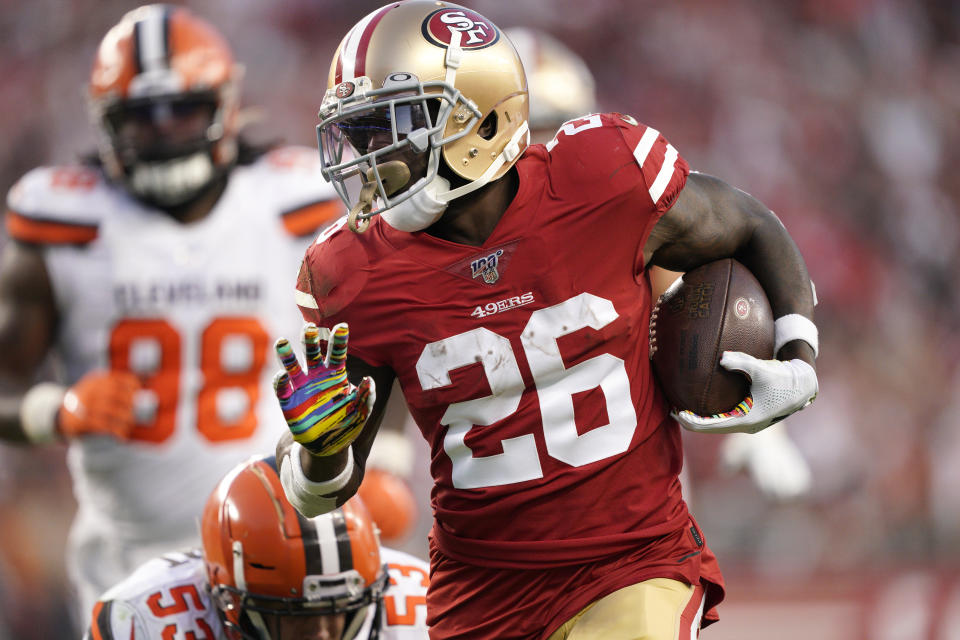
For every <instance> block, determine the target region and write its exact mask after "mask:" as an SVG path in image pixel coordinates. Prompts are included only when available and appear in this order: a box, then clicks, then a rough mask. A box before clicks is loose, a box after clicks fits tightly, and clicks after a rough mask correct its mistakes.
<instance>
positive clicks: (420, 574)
mask: <svg viewBox="0 0 960 640" xmlns="http://www.w3.org/2000/svg"><path fill="white" fill-rule="evenodd" d="M380 552H381V559H382V560H383V562H384V563H385V564H386V565H387V569H388V571H389V574H390V582H389V584H388V586H387V590H386V593H385V595H384V599H383V606H382V607H381V608H380V616H381V621H380V622H381V624H380V635H379V636H378V637H379V639H380V640H427V626H426V618H427V611H426V594H427V575H428V571H429V567H428V566H427V563H426V562H424V561H422V560H420V559H419V558H415V557H414V556H411V555H409V554H406V553H403V552H402V551H395V550H393V549H386V548H381V550H380ZM371 622H372V620H370V621H368V622H367V623H366V624H364V626H363V630H361V632H360V634H359V635H358V636H357V638H356V640H368V639H369V638H371V637H372V634H371V632H370V628H371V627H372V626H373V625H372V624H371ZM191 634H192V635H191ZM225 637H226V636H225V635H224V631H223V625H222V623H221V621H220V617H219V615H218V613H217V609H216V606H215V605H214V603H213V602H212V600H211V595H210V589H209V586H208V582H207V576H206V569H205V567H204V564H203V558H202V556H201V554H200V552H199V551H190V552H187V553H169V554H166V555H164V556H161V557H159V558H155V559H153V560H150V561H149V562H147V563H146V564H144V565H142V566H141V567H140V568H138V569H137V570H136V571H135V572H134V573H133V574H132V575H130V576H129V577H128V578H127V579H126V580H124V581H123V582H121V583H120V584H118V585H116V586H115V587H113V588H111V589H110V590H109V591H107V592H106V593H105V594H103V597H102V598H101V599H100V600H99V601H98V602H97V603H96V605H95V606H94V608H93V617H92V620H91V623H90V629H89V631H88V632H87V635H86V638H87V640H112V639H116V640H127V639H128V638H129V640H155V639H158V638H196V639H198V640H199V639H200V638H203V639H206V640H215V639H217V640H219V639H221V638H225Z"/></svg>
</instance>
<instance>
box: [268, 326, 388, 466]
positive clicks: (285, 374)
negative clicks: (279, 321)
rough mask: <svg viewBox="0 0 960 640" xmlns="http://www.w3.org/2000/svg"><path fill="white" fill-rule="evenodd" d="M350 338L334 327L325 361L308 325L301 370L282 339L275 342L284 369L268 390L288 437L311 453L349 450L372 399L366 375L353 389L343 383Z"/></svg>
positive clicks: (344, 329) (347, 332)
mask: <svg viewBox="0 0 960 640" xmlns="http://www.w3.org/2000/svg"><path fill="white" fill-rule="evenodd" d="M349 335H350V330H349V329H348V328H347V325H346V324H345V323H341V324H338V325H336V326H334V327H333V330H332V331H331V334H330V339H329V340H328V346H327V356H326V359H324V358H323V357H322V356H321V354H320V329H318V328H317V325H315V324H313V323H312V322H308V323H307V324H305V325H304V327H303V350H304V354H305V355H306V359H307V370H306V372H304V371H303V370H302V369H301V368H300V362H299V360H298V358H297V354H296V353H294V351H293V348H292V347H291V346H290V342H288V341H287V339H286V338H280V339H279V340H277V343H276V347H275V348H276V350H277V356H278V357H279V358H280V362H281V363H282V364H283V368H284V370H283V371H280V372H279V373H277V375H276V376H274V378H273V389H274V391H275V392H276V394H277V400H279V402H280V408H281V409H282V410H283V416H284V418H286V420H287V426H288V427H289V428H290V432H291V433H292V434H293V439H294V440H296V441H297V442H299V443H300V444H301V445H302V446H303V447H305V448H306V449H308V450H309V451H310V452H311V453H313V454H314V455H318V456H329V455H333V454H335V453H337V452H339V451H342V450H343V449H345V448H346V447H348V446H350V443H352V442H353V441H354V440H355V439H356V437H357V436H358V435H360V431H361V430H362V429H363V425H364V424H365V423H366V421H367V416H369V415H370V410H371V409H372V408H373V403H374V400H375V398H376V393H375V389H374V384H373V379H372V378H370V377H369V376H367V377H365V378H364V379H363V381H362V382H361V383H360V385H359V386H356V387H355V386H353V385H352V384H350V381H349V380H348V379H347V365H346V361H347V338H348V337H349Z"/></svg>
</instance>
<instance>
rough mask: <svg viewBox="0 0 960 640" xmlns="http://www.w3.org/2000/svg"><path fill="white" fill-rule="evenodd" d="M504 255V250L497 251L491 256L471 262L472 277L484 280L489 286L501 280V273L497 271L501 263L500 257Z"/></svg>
mask: <svg viewBox="0 0 960 640" xmlns="http://www.w3.org/2000/svg"><path fill="white" fill-rule="evenodd" d="M502 255H503V249H497V250H496V251H494V252H493V253H491V254H490V255H486V256H483V257H482V258H477V259H476V260H473V261H471V262H470V273H471V277H473V278H474V279H476V278H483V281H484V282H486V283H487V284H493V283H494V282H496V281H497V280H499V279H500V272H499V271H498V270H497V265H498V264H499V262H500V256H502Z"/></svg>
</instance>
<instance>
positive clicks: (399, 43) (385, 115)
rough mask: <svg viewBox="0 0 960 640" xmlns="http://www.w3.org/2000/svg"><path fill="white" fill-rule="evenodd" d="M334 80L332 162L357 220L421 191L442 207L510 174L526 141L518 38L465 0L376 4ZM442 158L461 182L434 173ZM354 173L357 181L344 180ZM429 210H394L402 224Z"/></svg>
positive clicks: (331, 176)
mask: <svg viewBox="0 0 960 640" xmlns="http://www.w3.org/2000/svg"><path fill="white" fill-rule="evenodd" d="M327 87H328V89H327V92H326V94H325V96H324V99H323V104H322V105H321V107H320V113H319V116H320V120H321V122H320V124H319V125H318V126H317V137H318V140H319V144H320V149H321V156H322V158H323V172H324V175H325V177H326V178H327V180H329V181H330V182H331V183H333V185H334V186H335V187H336V189H337V191H338V192H339V193H340V196H341V197H342V198H343V200H344V202H345V203H346V204H347V206H348V207H351V213H350V226H351V228H353V229H354V230H358V231H359V230H363V229H364V228H365V226H366V223H367V221H369V219H370V218H371V217H373V216H374V215H377V214H378V213H382V212H387V211H389V210H390V209H393V208H394V207H397V206H399V205H401V204H402V203H404V202H407V201H408V200H410V199H411V198H413V197H414V196H416V194H418V193H419V192H421V191H424V190H426V191H427V193H429V194H430V199H429V200H430V204H431V205H437V209H439V211H434V210H431V211H430V213H431V214H433V213H436V217H439V215H440V214H442V210H443V208H445V203H447V202H449V201H450V200H453V199H454V198H458V197H460V196H463V195H466V194H468V193H470V192H472V191H474V190H476V189H478V188H480V187H482V186H484V185H485V184H487V183H488V182H490V181H492V180H497V179H498V178H500V177H502V176H503V175H504V174H505V173H506V172H507V170H508V169H510V167H511V166H513V164H514V163H515V162H516V161H517V159H518V158H519V157H520V155H521V154H522V153H523V151H524V149H526V147H527V144H528V137H529V135H528V131H527V110H528V107H527V82H526V78H525V76H524V72H523V65H522V64H521V62H520V58H519V56H518V55H517V52H516V50H515V49H514V48H513V44H511V42H510V40H509V39H508V38H506V37H504V36H503V34H502V33H501V32H500V30H499V29H498V28H497V26H496V25H495V24H493V23H492V22H491V21H490V20H488V19H487V18H485V17H483V16H481V15H480V14H478V13H476V12H475V11H472V10H470V9H467V8H465V7H461V6H459V5H456V4H451V3H448V2H442V1H437V0H409V1H407V2H396V3H391V4H389V5H387V6H384V7H383V8H381V9H378V10H376V11H374V12H373V13H371V14H369V15H368V16H366V17H365V18H363V19H362V20H361V21H360V22H358V23H357V24H356V25H355V26H354V27H353V28H352V29H351V30H350V31H349V32H348V33H347V35H346V37H345V38H344V39H343V41H342V42H341V43H340V46H339V47H338V49H337V52H336V54H335V55H334V59H333V63H332V64H331V67H330V74H329V77H328V81H327ZM441 158H442V159H443V161H444V164H445V165H446V167H448V168H449V170H450V172H449V173H447V176H448V177H450V178H451V179H452V180H454V181H455V182H457V183H458V184H459V186H457V187H456V188H453V189H450V183H449V182H447V180H446V178H442V184H441V183H440V182H438V181H436V180H435V178H437V176H438V171H439V170H440V160H441ZM355 176H360V179H361V182H362V183H363V188H362V189H360V191H359V192H357V191H356V189H353V190H351V188H350V186H348V183H347V181H348V179H350V178H352V177H355ZM411 180H413V181H414V182H413V184H412V185H409V184H408V182H410V181H411ZM354 186H355V185H354ZM375 200H376V201H377V203H375ZM414 202H417V201H416V200H414ZM391 215H393V216H396V215H397V214H396V213H394V214H391ZM432 219H436V218H435V217H434V218H432ZM432 219H431V218H429V217H427V218H423V219H418V220H416V221H415V222H413V223H412V224H411V223H410V222H409V221H404V220H396V218H394V219H391V217H390V216H387V221H388V222H390V223H391V224H394V226H397V227H398V228H401V229H403V230H416V229H417V228H424V227H423V226H422V225H424V224H429V223H431V222H432ZM395 222H396V224H395Z"/></svg>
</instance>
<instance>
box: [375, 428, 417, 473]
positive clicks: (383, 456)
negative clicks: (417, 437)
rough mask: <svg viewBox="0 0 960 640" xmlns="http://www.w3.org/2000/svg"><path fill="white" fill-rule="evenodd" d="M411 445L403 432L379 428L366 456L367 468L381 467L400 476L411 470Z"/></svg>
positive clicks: (412, 455)
mask: <svg viewBox="0 0 960 640" xmlns="http://www.w3.org/2000/svg"><path fill="white" fill-rule="evenodd" d="M413 457H414V454H413V445H412V444H410V440H409V439H408V438H407V436H406V435H404V434H403V433H399V432H397V431H388V430H386V429H384V428H382V427H381V428H380V431H379V432H378V433H377V437H376V438H374V440H373V446H372V447H370V455H369V456H367V464H366V468H367V469H381V470H383V471H387V472H389V473H392V474H393V475H395V476H399V477H401V478H409V477H410V474H411V473H412V472H413Z"/></svg>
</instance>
